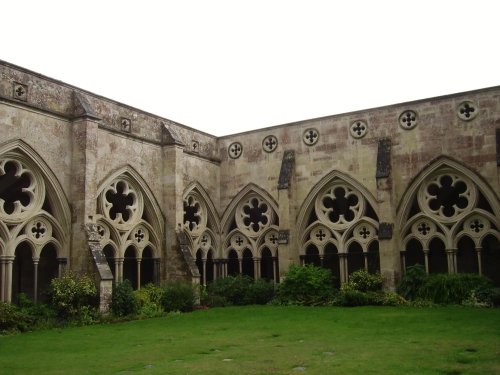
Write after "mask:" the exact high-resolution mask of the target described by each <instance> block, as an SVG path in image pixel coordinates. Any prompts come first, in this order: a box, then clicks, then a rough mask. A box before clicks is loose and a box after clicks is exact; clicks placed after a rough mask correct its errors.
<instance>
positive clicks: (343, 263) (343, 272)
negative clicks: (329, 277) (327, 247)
mask: <svg viewBox="0 0 500 375" xmlns="http://www.w3.org/2000/svg"><path fill="white" fill-rule="evenodd" d="M339 267H340V283H341V284H344V283H346V282H347V280H348V275H349V269H348V268H347V254H346V253H339Z"/></svg>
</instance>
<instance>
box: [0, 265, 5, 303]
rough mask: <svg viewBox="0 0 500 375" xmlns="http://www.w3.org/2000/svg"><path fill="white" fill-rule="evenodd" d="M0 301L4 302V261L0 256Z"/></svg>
mask: <svg viewBox="0 0 500 375" xmlns="http://www.w3.org/2000/svg"><path fill="white" fill-rule="evenodd" d="M0 301H5V259H4V256H3V255H0Z"/></svg>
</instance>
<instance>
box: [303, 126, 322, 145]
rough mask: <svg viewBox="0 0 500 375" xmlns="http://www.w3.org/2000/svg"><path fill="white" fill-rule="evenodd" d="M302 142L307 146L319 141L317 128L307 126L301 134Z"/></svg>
mask: <svg viewBox="0 0 500 375" xmlns="http://www.w3.org/2000/svg"><path fill="white" fill-rule="evenodd" d="M302 139H303V141H304V143H305V144H306V145H308V146H313V145H315V144H316V143H318V141H319V132H318V130H317V129H314V128H309V129H306V130H305V131H304V133H303V134H302Z"/></svg>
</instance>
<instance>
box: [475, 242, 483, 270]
mask: <svg viewBox="0 0 500 375" xmlns="http://www.w3.org/2000/svg"><path fill="white" fill-rule="evenodd" d="M481 250H482V248H480V247H476V253H477V270H478V272H479V275H482V274H483V266H482V264H481Z"/></svg>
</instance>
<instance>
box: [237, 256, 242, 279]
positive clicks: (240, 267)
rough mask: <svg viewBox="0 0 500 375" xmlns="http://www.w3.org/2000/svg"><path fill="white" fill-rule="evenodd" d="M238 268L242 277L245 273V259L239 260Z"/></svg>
mask: <svg viewBox="0 0 500 375" xmlns="http://www.w3.org/2000/svg"><path fill="white" fill-rule="evenodd" d="M238 267H239V271H240V275H241V273H242V272H243V259H242V258H238Z"/></svg>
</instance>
